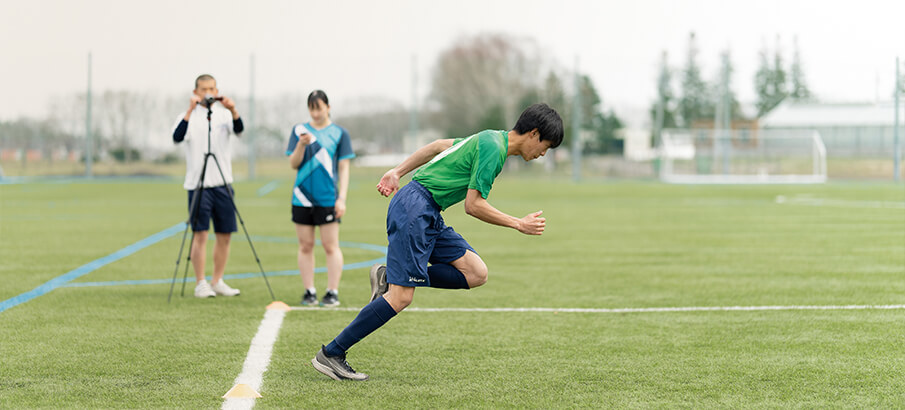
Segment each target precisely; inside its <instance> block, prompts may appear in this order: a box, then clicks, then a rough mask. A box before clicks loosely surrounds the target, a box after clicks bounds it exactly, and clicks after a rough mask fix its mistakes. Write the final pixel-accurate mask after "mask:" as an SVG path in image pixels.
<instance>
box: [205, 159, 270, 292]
mask: <svg viewBox="0 0 905 410" xmlns="http://www.w3.org/2000/svg"><path fill="white" fill-rule="evenodd" d="M211 156H212V157H213V158H214V164H216V165H217V171H220V178H223V182H224V183H225V182H226V177H224V176H223V170H222V169H221V168H220V161H217V157H216V156H214V155H211ZM226 192H227V193H228V194H229V202H230V203H232V205H233V210H234V211H235V212H236V217H238V218H239V224H240V225H242V231H243V232H245V239H247V240H248V246H249V247H251V254H252V255H254V257H255V262H257V263H258V269H260V270H261V277H263V278H264V283H265V284H266V285H267V290H268V291H269V292H270V299H271V300H277V297H276V296H274V294H273V288H271V287H270V281H269V280H268V279H267V274H265V273H264V267H263V266H262V265H261V258H259V257H258V252H257V251H256V250H255V245H254V244H253V243H252V242H251V236H249V235H248V229H246V228H245V221H244V220H242V215H241V214H240V213H239V208H238V207H237V206H236V198H235V197H234V196H233V191H232V186H230V185H229V184H227V185H226Z"/></svg>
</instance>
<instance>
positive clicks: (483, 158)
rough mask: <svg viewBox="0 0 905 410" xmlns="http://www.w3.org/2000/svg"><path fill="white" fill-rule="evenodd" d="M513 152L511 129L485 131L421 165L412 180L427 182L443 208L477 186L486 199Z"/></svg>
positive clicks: (459, 199)
mask: <svg viewBox="0 0 905 410" xmlns="http://www.w3.org/2000/svg"><path fill="white" fill-rule="evenodd" d="M508 151H509V132H508V131H497V130H484V131H481V132H479V133H477V134H475V135H472V136H470V137H468V138H457V139H456V140H455V141H453V145H452V146H451V147H449V148H447V149H446V150H445V151H443V152H441V153H439V154H437V156H436V157H434V159H432V160H431V161H430V162H428V163H427V165H425V166H423V167H421V169H419V170H418V171H417V172H415V175H414V176H412V179H413V180H415V181H418V182H419V183H420V184H421V185H424V187H425V188H427V190H428V191H430V193H431V195H433V196H434V201H436V202H437V205H440V208H441V209H446V208H449V207H450V206H452V205H455V204H456V203H458V202H459V201H461V200H463V199H465V195H466V194H467V193H468V190H469V189H476V190H478V191H479V192H480V193H481V196H482V197H484V199H487V195H489V194H490V188H491V187H492V186H493V180H494V179H496V177H497V175H499V174H500V171H502V170H503V164H504V163H505V162H506V157H507V153H508Z"/></svg>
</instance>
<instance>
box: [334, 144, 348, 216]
mask: <svg viewBox="0 0 905 410" xmlns="http://www.w3.org/2000/svg"><path fill="white" fill-rule="evenodd" d="M351 161H352V160H350V159H348V158H347V159H342V160H340V161H339V170H338V174H337V175H338V176H339V189H338V190H337V191H336V205H334V210H335V211H336V217H337V218H342V216H343V215H345V214H346V194H347V193H348V192H349V163H350V162H351Z"/></svg>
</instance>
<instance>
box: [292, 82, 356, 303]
mask: <svg viewBox="0 0 905 410" xmlns="http://www.w3.org/2000/svg"><path fill="white" fill-rule="evenodd" d="M308 112H309V113H310V114H311V121H310V122H307V123H304V124H297V125H296V126H294V127H292V133H291V134H290V136H289V146H288V147H287V148H286V155H289V163H290V164H291V165H292V168H293V169H296V170H297V174H296V177H295V186H294V187H293V190H292V222H295V232H296V235H297V236H298V239H299V250H298V264H299V273H300V274H301V276H302V283H303V284H304V286H305V294H304V295H303V296H302V305H314V304H317V289H316V288H315V287H314V228H315V227H317V226H319V227H320V231H321V244H322V245H323V246H324V251H325V252H326V254H327V291H326V293H325V294H324V298H323V299H322V300H321V303H320V304H321V306H328V307H332V306H339V296H338V289H339V279H340V277H341V276H342V271H343V254H342V251H341V250H340V249H339V222H340V218H342V216H343V215H344V214H345V213H346V193H347V192H348V190H349V162H350V161H351V159H352V158H354V157H355V153H354V152H352V142H351V141H350V140H349V132H348V131H346V130H345V129H343V128H342V127H340V126H338V125H336V124H334V123H333V122H332V121H331V120H330V102H329V100H328V99H327V94H325V93H324V92H323V91H321V90H315V91H313V92H311V94H309V95H308Z"/></svg>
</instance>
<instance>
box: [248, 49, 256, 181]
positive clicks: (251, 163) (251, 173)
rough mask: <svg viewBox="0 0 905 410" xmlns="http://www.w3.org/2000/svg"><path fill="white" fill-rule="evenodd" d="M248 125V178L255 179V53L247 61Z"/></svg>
mask: <svg viewBox="0 0 905 410" xmlns="http://www.w3.org/2000/svg"><path fill="white" fill-rule="evenodd" d="M248 72H249V74H248V76H249V80H248V83H249V84H248V125H246V128H245V129H246V133H247V134H246V137H245V138H246V139H247V140H248V179H250V180H254V179H255V156H256V154H255V132H254V122H255V55H254V54H252V55H251V58H249V62H248Z"/></svg>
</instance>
